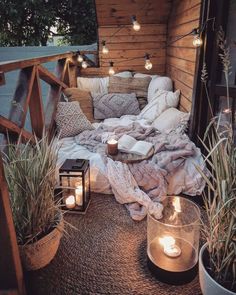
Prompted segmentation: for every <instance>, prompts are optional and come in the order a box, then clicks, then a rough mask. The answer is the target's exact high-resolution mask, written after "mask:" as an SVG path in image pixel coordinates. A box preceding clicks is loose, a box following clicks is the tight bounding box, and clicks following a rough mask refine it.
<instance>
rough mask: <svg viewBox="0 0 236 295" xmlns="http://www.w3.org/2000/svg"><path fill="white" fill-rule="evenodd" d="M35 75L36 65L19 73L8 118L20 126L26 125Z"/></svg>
mask: <svg viewBox="0 0 236 295" xmlns="http://www.w3.org/2000/svg"><path fill="white" fill-rule="evenodd" d="M34 75H35V69H34V67H28V68H25V69H22V70H21V71H20V73H19V77H18V81H17V85H16V88H15V93H14V95H13V102H14V103H12V106H11V110H10V114H9V117H8V119H9V120H10V121H12V122H14V123H16V124H17V125H18V126H20V127H22V128H23V127H24V124H25V117H26V114H27V108H28V103H29V98H30V95H31V91H32V84H33V79H34Z"/></svg>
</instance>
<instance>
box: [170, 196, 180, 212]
mask: <svg viewBox="0 0 236 295" xmlns="http://www.w3.org/2000/svg"><path fill="white" fill-rule="evenodd" d="M172 205H173V206H174V208H175V211H176V212H178V213H180V212H181V205H180V198H179V197H174V199H173V202H172Z"/></svg>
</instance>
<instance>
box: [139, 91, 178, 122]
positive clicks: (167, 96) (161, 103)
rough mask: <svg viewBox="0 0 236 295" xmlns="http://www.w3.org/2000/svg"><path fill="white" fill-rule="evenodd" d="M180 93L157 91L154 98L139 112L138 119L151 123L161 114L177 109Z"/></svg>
mask: <svg viewBox="0 0 236 295" xmlns="http://www.w3.org/2000/svg"><path fill="white" fill-rule="evenodd" d="M179 95H180V91H179V90H177V91H175V92H171V91H165V90H158V91H157V92H156V94H155V97H153V99H152V100H151V101H150V102H149V103H148V104H147V105H146V107H145V108H144V109H143V110H142V111H141V113H140V114H139V116H138V119H145V120H147V121H148V122H149V123H152V122H153V121H154V120H155V119H156V118H157V117H158V116H160V114H161V113H163V112H164V111H165V110H167V109H168V108H171V107H177V106H178V103H179Z"/></svg>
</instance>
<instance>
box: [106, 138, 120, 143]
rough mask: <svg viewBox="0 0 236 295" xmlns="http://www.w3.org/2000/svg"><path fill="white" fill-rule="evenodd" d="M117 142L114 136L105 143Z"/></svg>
mask: <svg viewBox="0 0 236 295" xmlns="http://www.w3.org/2000/svg"><path fill="white" fill-rule="evenodd" d="M117 142H118V141H117V140H115V139H114V138H112V139H109V140H108V142H107V143H109V144H116V143H117Z"/></svg>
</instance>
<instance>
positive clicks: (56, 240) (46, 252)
mask: <svg viewBox="0 0 236 295" xmlns="http://www.w3.org/2000/svg"><path fill="white" fill-rule="evenodd" d="M63 227H64V223H63V218H61V220H60V222H59V223H58V225H57V227H55V228H54V229H53V230H52V231H51V232H50V233H49V234H47V235H46V236H44V237H43V238H41V239H40V240H38V241H37V242H35V243H31V244H26V245H23V246H21V245H20V246H19V251H20V256H21V261H22V265H23V267H24V268H25V269H26V270H37V269H40V268H43V267H44V266H46V265H47V264H49V263H50V262H51V260H52V259H53V258H54V256H55V255H56V253H57V250H58V247H59V244H60V240H61V237H62V233H63Z"/></svg>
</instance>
